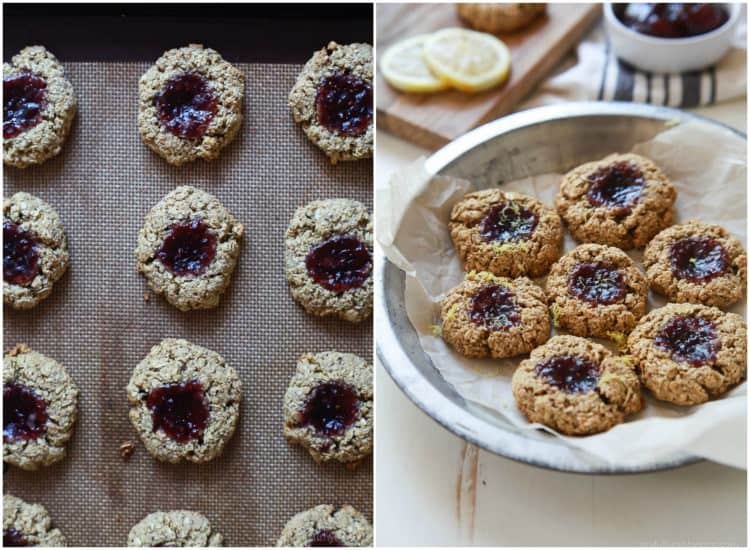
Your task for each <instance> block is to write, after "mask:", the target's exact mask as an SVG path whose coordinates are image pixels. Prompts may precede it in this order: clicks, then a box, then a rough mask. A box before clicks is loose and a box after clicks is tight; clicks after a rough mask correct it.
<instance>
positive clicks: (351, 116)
mask: <svg viewBox="0 0 750 550" xmlns="http://www.w3.org/2000/svg"><path fill="white" fill-rule="evenodd" d="M289 107H290V108H291V110H292V116H293V117H294V121H295V122H297V123H298V124H299V125H300V126H302V130H304V132H305V134H306V135H307V137H308V139H309V140H310V141H312V142H313V143H314V144H315V145H317V146H318V147H320V149H322V150H323V152H324V153H325V154H326V155H327V156H328V157H329V158H330V160H331V163H332V164H336V163H337V162H338V161H341V160H359V159H364V158H370V157H371V156H372V144H373V126H372V124H373V89H372V46H370V45H369V44H360V43H354V44H346V45H342V44H337V43H336V42H330V43H329V44H328V45H327V46H326V47H325V48H323V49H322V50H319V51H317V52H315V54H314V55H313V56H312V58H311V59H310V60H309V61H308V62H307V63H306V64H305V66H304V68H303V69H302V72H301V73H300V75H299V76H298V77H297V82H296V83H295V84H294V87H293V88H292V91H291V92H290V93H289Z"/></svg>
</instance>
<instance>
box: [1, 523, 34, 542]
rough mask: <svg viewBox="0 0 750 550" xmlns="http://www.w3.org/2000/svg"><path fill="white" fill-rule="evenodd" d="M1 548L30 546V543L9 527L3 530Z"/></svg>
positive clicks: (16, 530)
mask: <svg viewBox="0 0 750 550" xmlns="http://www.w3.org/2000/svg"><path fill="white" fill-rule="evenodd" d="M3 546H31V543H30V542H29V541H28V540H26V537H24V536H23V534H22V533H21V532H20V531H19V530H18V529H14V528H13V527H11V528H10V529H4V530H3Z"/></svg>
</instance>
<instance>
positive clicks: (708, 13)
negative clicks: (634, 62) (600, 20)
mask: <svg viewBox="0 0 750 550" xmlns="http://www.w3.org/2000/svg"><path fill="white" fill-rule="evenodd" d="M615 14H616V15H617V17H618V19H619V20H620V21H622V23H623V24H624V25H625V26H626V27H629V28H631V29H633V30H634V31H636V32H639V33H641V34H647V35H649V36H656V37H659V38H686V37H689V36H698V35H700V34H706V33H708V32H711V31H713V30H715V29H718V28H719V27H721V26H722V25H723V24H724V23H726V22H727V21H728V20H729V13H728V12H727V10H726V8H725V7H724V6H722V5H721V4H635V3H634V4H625V5H624V6H623V5H621V4H620V5H618V6H616V8H615Z"/></svg>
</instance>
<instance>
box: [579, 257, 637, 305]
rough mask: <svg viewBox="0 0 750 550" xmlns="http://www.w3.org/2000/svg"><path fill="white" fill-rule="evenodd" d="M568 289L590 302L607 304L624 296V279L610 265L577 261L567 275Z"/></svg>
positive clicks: (619, 300) (620, 299) (615, 301)
mask: <svg viewBox="0 0 750 550" xmlns="http://www.w3.org/2000/svg"><path fill="white" fill-rule="evenodd" d="M568 290H569V291H570V293H571V294H572V295H573V296H575V297H576V298H579V299H581V300H584V301H586V302H589V303H590V304H594V305H609V304H615V303H617V302H621V301H622V300H623V298H625V281H624V280H623V277H622V273H620V272H619V271H618V270H617V269H616V268H614V267H613V266H611V265H605V264H601V263H596V262H592V263H579V264H578V265H577V266H575V268H573V271H571V272H570V275H569V276H568Z"/></svg>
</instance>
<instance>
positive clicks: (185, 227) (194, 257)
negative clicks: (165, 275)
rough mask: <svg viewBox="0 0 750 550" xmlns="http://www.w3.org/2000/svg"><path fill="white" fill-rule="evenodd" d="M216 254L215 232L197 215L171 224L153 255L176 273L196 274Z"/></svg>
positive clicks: (198, 273) (203, 268)
mask: <svg viewBox="0 0 750 550" xmlns="http://www.w3.org/2000/svg"><path fill="white" fill-rule="evenodd" d="M214 256H216V236H215V235H214V234H213V233H212V232H211V230H210V229H209V228H208V225H206V223H205V222H204V221H203V220H201V219H200V218H197V219H194V220H192V221H189V222H179V223H175V224H173V225H172V226H171V227H170V228H169V230H168V231H167V236H166V237H165V238H164V242H163V243H162V245H161V248H159V250H157V252H156V257H157V258H158V259H159V261H160V262H161V263H163V264H164V265H165V266H166V268H167V269H169V271H171V272H172V273H174V274H175V275H178V276H183V275H200V274H201V273H203V272H204V271H205V270H206V268H207V267H208V266H209V264H210V263H211V262H212V261H213V259H214Z"/></svg>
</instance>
